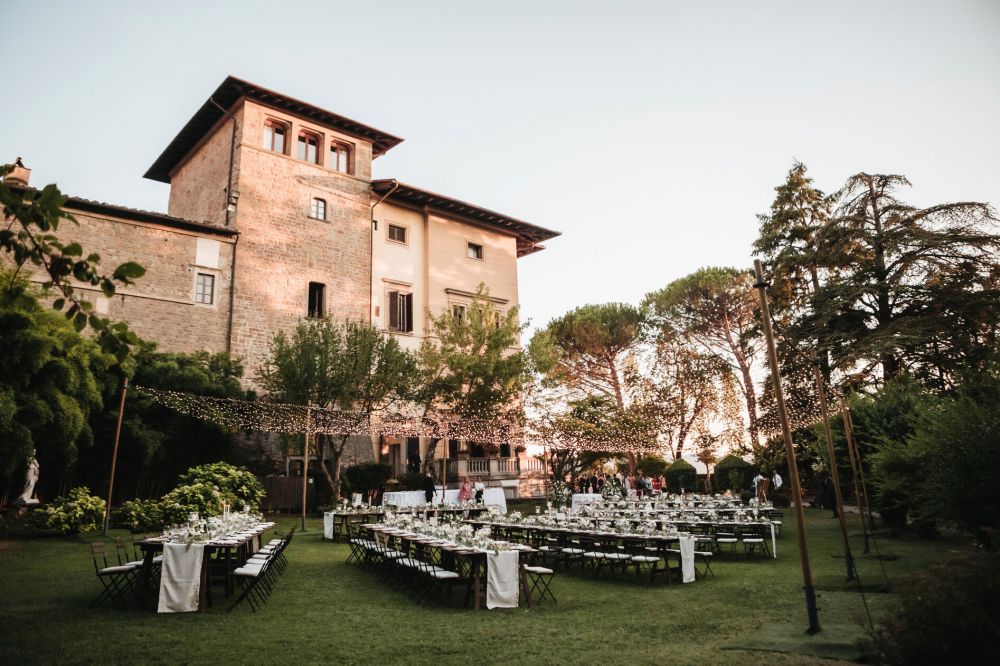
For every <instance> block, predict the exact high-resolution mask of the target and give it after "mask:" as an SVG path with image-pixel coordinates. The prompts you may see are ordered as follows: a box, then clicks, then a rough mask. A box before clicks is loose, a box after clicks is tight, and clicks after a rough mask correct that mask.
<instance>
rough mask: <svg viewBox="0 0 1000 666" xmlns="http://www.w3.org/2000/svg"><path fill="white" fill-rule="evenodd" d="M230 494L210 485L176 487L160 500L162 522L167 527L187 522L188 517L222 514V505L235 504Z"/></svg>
mask: <svg viewBox="0 0 1000 666" xmlns="http://www.w3.org/2000/svg"><path fill="white" fill-rule="evenodd" d="M235 499H236V498H235V497H233V496H232V494H229V493H224V492H222V491H221V490H219V489H218V488H217V487H216V486H214V485H213V484H211V483H201V482H199V483H191V484H187V485H182V486H177V487H176V488H174V489H173V490H171V491H170V492H169V493H167V494H166V495H164V496H163V498H162V499H161V500H160V505H161V507H162V508H163V522H164V523H165V524H167V525H173V524H176V523H185V522H187V519H188V515H189V514H191V513H197V514H198V515H199V516H201V517H202V518H207V517H209V516H218V515H220V514H221V513H222V503H223V502H228V503H230V504H235Z"/></svg>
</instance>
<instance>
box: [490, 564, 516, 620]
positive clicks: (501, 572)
mask: <svg viewBox="0 0 1000 666" xmlns="http://www.w3.org/2000/svg"><path fill="white" fill-rule="evenodd" d="M519 566H520V553H518V552H517V551H516V550H504V551H500V552H499V553H494V552H493V551H490V552H488V553H487V554H486V607H487V608H517V598H518V596H519V592H520V590H519V589H518V585H517V584H518V580H519V579H518V567H519Z"/></svg>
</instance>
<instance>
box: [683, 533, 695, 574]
mask: <svg viewBox="0 0 1000 666" xmlns="http://www.w3.org/2000/svg"><path fill="white" fill-rule="evenodd" d="M680 540H681V582H682V583H693V582H694V537H689V536H682V537H681V539H680Z"/></svg>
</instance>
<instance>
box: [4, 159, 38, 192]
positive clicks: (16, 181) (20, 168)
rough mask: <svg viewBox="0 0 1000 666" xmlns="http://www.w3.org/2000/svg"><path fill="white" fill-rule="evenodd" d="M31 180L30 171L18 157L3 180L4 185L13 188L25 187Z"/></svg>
mask: <svg viewBox="0 0 1000 666" xmlns="http://www.w3.org/2000/svg"><path fill="white" fill-rule="evenodd" d="M30 178H31V169H29V168H28V167H26V166H24V162H22V161H21V158H20V157H18V158H17V159H16V160H15V161H14V168H13V169H11V171H10V173H8V174H7V175H6V176H4V178H3V182H4V185H11V186H13V187H27V186H28V180H29V179H30Z"/></svg>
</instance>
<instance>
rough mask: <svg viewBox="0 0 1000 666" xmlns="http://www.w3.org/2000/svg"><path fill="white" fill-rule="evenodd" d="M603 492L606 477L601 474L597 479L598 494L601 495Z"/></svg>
mask: <svg viewBox="0 0 1000 666" xmlns="http://www.w3.org/2000/svg"><path fill="white" fill-rule="evenodd" d="M602 490H604V475H603V474H601V475H600V476H599V477H597V492H598V493H600V492H601V491H602Z"/></svg>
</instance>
